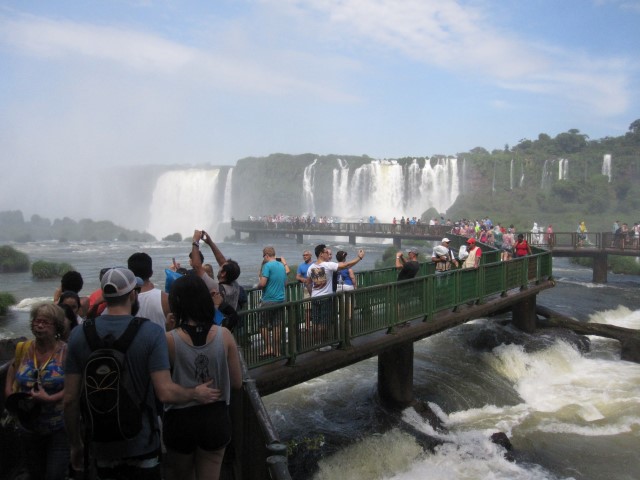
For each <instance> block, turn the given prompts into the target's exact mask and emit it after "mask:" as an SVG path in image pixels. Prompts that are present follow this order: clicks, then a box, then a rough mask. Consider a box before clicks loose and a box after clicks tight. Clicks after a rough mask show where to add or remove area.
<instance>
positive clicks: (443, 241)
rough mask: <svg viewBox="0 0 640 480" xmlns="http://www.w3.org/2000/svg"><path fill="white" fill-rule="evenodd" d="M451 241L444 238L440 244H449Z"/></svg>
mask: <svg viewBox="0 0 640 480" xmlns="http://www.w3.org/2000/svg"><path fill="white" fill-rule="evenodd" d="M450 241H451V240H449V239H448V238H447V237H444V238H443V239H442V243H449V242H450Z"/></svg>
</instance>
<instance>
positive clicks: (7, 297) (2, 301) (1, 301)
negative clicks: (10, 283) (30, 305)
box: [0, 292, 16, 315]
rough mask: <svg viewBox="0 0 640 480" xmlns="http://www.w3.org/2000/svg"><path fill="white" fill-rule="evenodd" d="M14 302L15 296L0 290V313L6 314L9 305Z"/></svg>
mask: <svg viewBox="0 0 640 480" xmlns="http://www.w3.org/2000/svg"><path fill="white" fill-rule="evenodd" d="M15 304H16V298H15V297H14V296H13V295H11V294H10V293H7V292H0V315H6V314H7V310H9V307H10V306H11V305H15Z"/></svg>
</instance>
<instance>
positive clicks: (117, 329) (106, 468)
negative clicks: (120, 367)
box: [64, 267, 220, 478]
mask: <svg viewBox="0 0 640 480" xmlns="http://www.w3.org/2000/svg"><path fill="white" fill-rule="evenodd" d="M142 283H143V282H142V279H140V278H137V277H136V276H135V275H134V274H133V272H132V271H131V270H129V269H126V268H122V267H116V268H111V269H109V270H108V271H107V272H105V274H104V275H103V277H102V280H101V288H102V296H103V297H104V300H105V302H106V304H107V309H106V310H105V312H107V313H105V314H103V315H100V316H99V317H97V318H96V319H95V326H96V330H97V333H98V336H99V337H101V338H104V337H105V336H107V335H112V336H113V337H114V338H119V337H120V336H121V335H122V334H123V333H124V331H125V330H126V329H127V327H128V326H129V323H130V322H131V321H132V320H133V318H134V315H135V314H136V313H137V309H138V289H139V288H140V287H141V286H142ZM90 355H91V348H90V347H89V343H88V341H87V338H86V335H85V332H84V328H76V329H74V330H73V331H72V332H71V337H70V338H69V347H68V352H67V361H66V364H65V369H66V372H65V374H66V379H65V393H64V422H65V426H66V429H67V432H68V434H69V443H70V446H71V465H72V467H73V468H74V469H75V470H83V469H84V462H83V460H84V449H85V448H89V449H90V455H89V457H90V458H91V459H92V461H94V462H95V466H96V468H97V472H98V477H99V478H161V467H160V457H159V455H160V436H159V427H158V424H157V418H158V412H157V409H156V397H157V399H158V400H159V401H160V402H163V403H172V404H184V403H188V402H192V401H195V402H198V403H201V404H209V403H213V402H215V401H217V400H219V399H220V390H218V389H217V388H213V386H212V381H208V382H205V383H202V384H199V385H197V386H196V387H192V388H186V387H182V386H180V385H178V384H176V383H174V382H173V381H172V380H171V373H170V364H169V349H168V346H167V339H166V337H165V333H164V331H163V329H162V328H161V327H160V326H159V325H156V324H154V323H152V322H149V321H143V322H142V323H141V325H140V327H139V330H138V331H137V334H136V335H135V337H134V338H133V340H132V342H131V344H130V345H129V348H128V349H127V364H128V372H129V376H130V379H131V381H132V383H133V385H134V388H135V390H136V391H138V392H140V393H141V395H142V400H143V402H144V410H145V411H147V412H150V414H144V415H142V429H141V430H140V432H139V433H138V434H137V435H136V436H135V437H133V438H132V439H130V440H122V441H113V442H97V441H91V442H90V444H89V445H86V446H85V445H84V443H83V438H82V436H81V433H80V432H81V428H80V426H81V424H80V403H81V387H82V374H83V371H84V367H85V365H86V363H87V360H88V358H89V356H90ZM151 387H153V388H151ZM154 393H155V395H154Z"/></svg>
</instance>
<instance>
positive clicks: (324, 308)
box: [311, 296, 334, 325]
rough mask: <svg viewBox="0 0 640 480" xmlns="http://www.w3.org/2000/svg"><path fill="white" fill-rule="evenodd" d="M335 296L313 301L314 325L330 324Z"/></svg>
mask: <svg viewBox="0 0 640 480" xmlns="http://www.w3.org/2000/svg"><path fill="white" fill-rule="evenodd" d="M333 298H334V297H333V296H330V297H326V298H323V299H322V300H313V301H312V302H311V321H312V322H313V324H314V325H328V324H329V323H330V321H331V314H332V311H333V308H332V307H333Z"/></svg>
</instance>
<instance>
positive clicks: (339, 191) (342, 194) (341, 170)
mask: <svg viewBox="0 0 640 480" xmlns="http://www.w3.org/2000/svg"><path fill="white" fill-rule="evenodd" d="M333 185H336V186H337V188H334V189H333V205H341V206H342V207H343V210H344V211H347V210H348V209H347V206H348V205H349V203H348V202H349V164H348V163H347V162H346V161H345V160H342V159H341V158H338V167H337V168H334V169H333ZM334 210H335V209H334Z"/></svg>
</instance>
